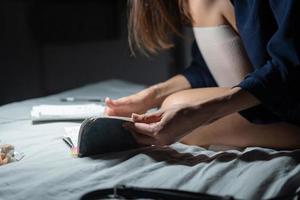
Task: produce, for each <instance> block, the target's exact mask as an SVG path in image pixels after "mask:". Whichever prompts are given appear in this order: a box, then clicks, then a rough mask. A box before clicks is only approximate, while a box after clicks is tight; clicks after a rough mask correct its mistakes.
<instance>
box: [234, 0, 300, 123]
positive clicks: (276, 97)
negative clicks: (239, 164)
mask: <svg viewBox="0 0 300 200" xmlns="http://www.w3.org/2000/svg"><path fill="white" fill-rule="evenodd" d="M269 4H270V7H271V10H272V13H273V15H274V18H275V20H276V23H277V26H278V29H277V31H276V32H275V33H274V34H273V35H272V37H271V39H270V40H269V42H268V44H267V46H266V48H267V52H268V55H269V59H268V60H267V62H266V63H265V64H264V65H263V66H261V67H260V68H258V69H256V70H255V71H254V72H253V73H250V74H248V75H247V76H246V77H245V79H244V80H243V81H242V82H241V83H240V84H239V85H238V87H241V88H242V89H243V90H246V91H248V92H250V93H251V94H252V95H254V96H255V97H256V98H258V99H259V100H260V101H261V103H262V104H263V105H264V106H266V107H267V108H268V109H270V110H271V111H272V112H273V113H275V114H276V115H278V116H279V117H280V118H281V119H282V120H284V121H287V122H291V123H294V124H297V125H300V104H299V102H300V92H299V91H300V90H299V87H300V62H299V61H300V60H299V59H300V57H299V53H300V47H299V43H300V32H299V28H298V27H299V25H298V23H297V20H298V19H300V10H299V9H298V8H299V1H298V0H284V1H281V0H269ZM261 28H262V29H263V28H264V27H261ZM250 51H251V49H250Z"/></svg>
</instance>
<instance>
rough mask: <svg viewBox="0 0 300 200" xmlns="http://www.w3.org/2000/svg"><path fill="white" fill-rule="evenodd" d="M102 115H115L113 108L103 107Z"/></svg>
mask: <svg viewBox="0 0 300 200" xmlns="http://www.w3.org/2000/svg"><path fill="white" fill-rule="evenodd" d="M103 114H104V116H115V115H116V114H115V112H114V110H113V109H111V108H109V107H105V108H104V113H103Z"/></svg>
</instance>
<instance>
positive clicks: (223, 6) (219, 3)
mask: <svg viewBox="0 0 300 200" xmlns="http://www.w3.org/2000/svg"><path fill="white" fill-rule="evenodd" d="M188 1H189V8H190V12H191V15H192V17H193V20H194V24H193V25H194V26H218V25H222V24H227V23H228V22H227V20H226V18H227V17H226V16H228V17H231V16H232V15H231V13H230V12H232V11H233V10H231V8H230V1H229V0H228V1H227V0H188ZM225 14H226V16H225ZM231 20H232V19H231Z"/></svg>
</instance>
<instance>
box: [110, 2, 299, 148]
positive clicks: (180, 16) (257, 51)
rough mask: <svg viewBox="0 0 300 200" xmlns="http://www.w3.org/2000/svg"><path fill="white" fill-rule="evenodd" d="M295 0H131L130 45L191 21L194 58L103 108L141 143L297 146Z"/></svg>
mask: <svg viewBox="0 0 300 200" xmlns="http://www.w3.org/2000/svg"><path fill="white" fill-rule="evenodd" d="M298 2H299V1H296V0H287V1H278V0H270V1H260V0H245V1H239V0H236V1H229V0H177V1H176V0H130V2H129V9H130V15H129V39H130V40H129V41H130V44H131V47H133V48H135V49H137V50H139V51H141V52H142V53H145V54H148V53H156V52H158V51H159V50H162V49H167V48H170V47H172V43H171V42H170V40H169V37H170V35H172V34H178V32H177V29H176V27H178V26H177V25H178V24H179V23H185V24H190V25H192V26H193V30H194V34H195V38H196V42H195V43H194V45H193V50H192V52H193V62H192V64H191V66H190V67H189V68H187V69H186V70H185V71H184V72H183V73H182V74H180V75H177V76H175V77H173V78H171V79H169V80H167V81H165V82H163V83H159V84H157V85H154V86H152V87H149V88H147V89H145V90H143V91H141V92H139V93H137V94H134V95H131V96H128V97H123V98H121V99H117V100H111V99H109V98H107V99H106V105H107V107H106V113H107V114H108V115H119V116H130V115H132V118H133V120H134V122H135V123H133V124H130V123H128V124H124V127H125V128H127V129H129V130H130V131H131V132H132V134H133V136H134V137H135V139H136V141H137V142H138V143H140V144H144V145H168V144H172V143H174V142H176V141H181V142H183V143H186V144H193V145H200V146H208V145H212V144H218V145H229V146H237V147H248V146H262V147H271V148H285V149H288V148H298V147H300V128H299V125H300V117H299V115H300V112H299V111H300V106H299V105H300V104H299V100H300V95H299V92H298V91H297V87H296V86H297V84H298V85H300V84H299V79H298V78H297V77H299V75H300V72H299V69H300V66H299V60H300V59H299V58H300V56H299V52H300V51H299V47H300V45H299V44H300V40H299V37H300V32H299V30H298V28H297V25H296V19H297V17H298V16H297V15H299V10H298V8H299V3H298ZM200 52H201V53H200ZM298 90H299V89H298ZM154 107H159V108H160V109H159V110H158V111H157V112H154V113H149V114H144V113H145V112H146V111H147V110H148V109H150V108H154ZM132 113H133V114H132ZM135 113H138V114H135Z"/></svg>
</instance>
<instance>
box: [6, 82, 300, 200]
mask: <svg viewBox="0 0 300 200" xmlns="http://www.w3.org/2000/svg"><path fill="white" fill-rule="evenodd" d="M142 88H143V86H141V85H136V84H132V83H128V82H124V81H119V80H109V81H104V82H100V83H97V84H92V85H88V86H85V87H82V88H79V89H75V90H70V91H67V92H63V93H61V94H57V95H52V96H49V97H43V98H37V99H32V100H27V101H23V102H16V103H12V104H8V105H5V106H2V107H0V140H2V141H5V142H7V143H11V144H13V145H15V146H16V149H17V150H19V151H21V152H23V153H25V157H24V158H23V159H22V160H21V161H20V162H15V163H11V164H8V165H4V166H0V199H1V200H2V199H5V200H19V199H32V200H40V199H43V200H48V199H49V200H50V199H60V200H67V199H70V200H71V199H79V198H80V196H82V195H83V194H84V193H86V192H89V191H91V190H95V189H99V188H107V187H113V186H115V185H117V184H124V185H128V186H139V187H155V188H170V189H181V190H188V191H194V192H205V193H209V194H216V195H232V196H234V197H236V198H244V199H261V198H269V197H273V196H276V195H280V194H287V193H290V192H293V191H295V190H297V189H299V188H300V164H299V161H300V150H294V151H276V150H272V149H266V148H255V147H251V148H246V149H244V150H242V151H238V150H227V151H219V152H216V151H211V150H207V149H204V148H201V147H196V146H187V145H184V144H180V143H176V144H174V145H172V146H170V147H160V148H158V147H146V148H142V149H137V150H130V151H125V152H119V153H111V154H106V155H100V156H95V157H92V158H74V157H72V156H71V154H70V151H69V148H68V147H67V146H66V144H65V143H64V142H63V141H62V140H61V136H62V135H63V134H64V127H66V126H74V125H78V124H79V123H78V122H56V123H43V124H36V125H33V124H32V123H31V121H30V110H31V107H32V106H33V105H39V104H50V103H55V104H59V103H60V102H59V98H60V97H66V96H77V95H80V96H84V95H86V96H99V97H106V96H109V97H112V98H117V97H121V96H124V95H128V94H131V93H133V92H136V91H139V90H141V89H142Z"/></svg>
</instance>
